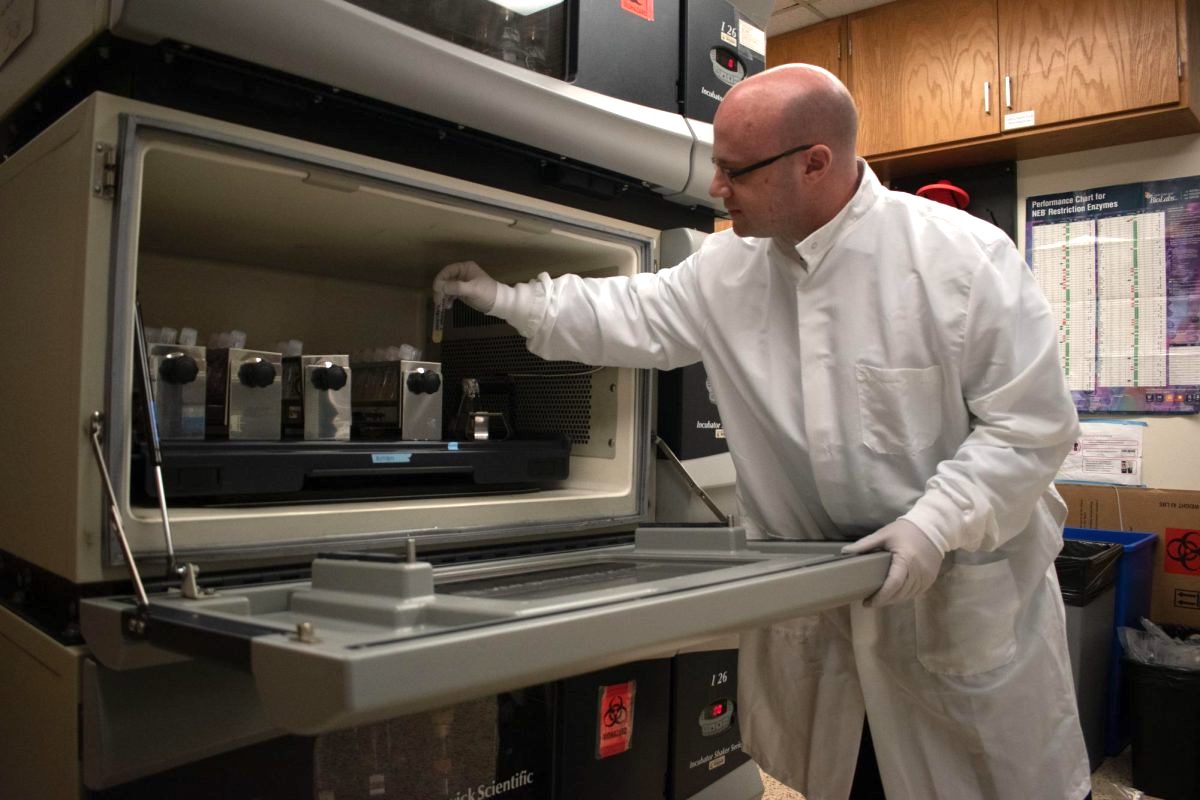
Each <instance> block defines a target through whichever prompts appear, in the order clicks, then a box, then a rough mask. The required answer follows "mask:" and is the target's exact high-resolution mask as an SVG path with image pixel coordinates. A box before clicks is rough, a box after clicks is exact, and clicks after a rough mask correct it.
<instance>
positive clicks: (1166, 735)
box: [1123, 625, 1200, 800]
mask: <svg viewBox="0 0 1200 800" xmlns="http://www.w3.org/2000/svg"><path fill="white" fill-rule="evenodd" d="M1163 630H1165V631H1166V632H1167V633H1168V634H1170V635H1171V636H1173V637H1176V638H1181V637H1185V636H1188V635H1192V634H1196V633H1200V630H1196V629H1192V628H1183V627H1174V626H1166V625H1165V626H1163ZM1123 667H1124V672H1125V685H1126V688H1127V689H1128V691H1129V710H1130V733H1131V736H1132V747H1133V751H1132V753H1133V785H1134V788H1136V789H1140V790H1141V791H1143V792H1145V793H1146V794H1149V795H1153V796H1155V797H1161V798H1163V800H1196V798H1198V797H1200V670H1190V669H1178V668H1176V667H1164V666H1162V665H1161V664H1143V663H1142V662H1140V661H1134V660H1133V659H1130V658H1126V659H1125V660H1124V662H1123Z"/></svg>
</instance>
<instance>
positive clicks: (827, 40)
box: [767, 17, 846, 81]
mask: <svg viewBox="0 0 1200 800" xmlns="http://www.w3.org/2000/svg"><path fill="white" fill-rule="evenodd" d="M845 26H846V20H845V18H844V17H843V18H840V19H831V20H828V21H826V22H819V23H817V24H816V25H809V26H808V27H806V28H800V29H798V30H794V31H788V32H787V33H781V34H779V35H778V36H772V37H771V39H770V41H768V42H767V66H768V67H777V66H779V65H780V64H797V63H798V64H813V65H815V66H818V67H824V68H825V69H827V70H829V71H830V72H832V73H833V74H834V75H837V76H838V78H839V79H841V80H842V81H845V80H846V75H845V70H844V68H843V67H844V64H845V61H844V59H843V58H842V33H843V31H844V30H845Z"/></svg>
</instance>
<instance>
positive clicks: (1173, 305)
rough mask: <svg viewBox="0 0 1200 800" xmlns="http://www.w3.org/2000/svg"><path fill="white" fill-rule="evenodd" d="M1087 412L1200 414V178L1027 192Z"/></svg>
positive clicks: (1034, 241)
mask: <svg viewBox="0 0 1200 800" xmlns="http://www.w3.org/2000/svg"><path fill="white" fill-rule="evenodd" d="M1025 248H1026V253H1025V257H1026V260H1027V261H1028V262H1029V265H1030V266H1031V267H1032V268H1033V272H1034V275H1035V276H1036V277H1037V281H1038V285H1039V286H1041V288H1042V291H1043V292H1045V294H1046V297H1047V299H1049V301H1050V306H1051V308H1052V309H1053V310H1054V314H1055V316H1056V317H1057V318H1058V331H1059V340H1058V352H1059V357H1060V358H1061V360H1062V364H1063V370H1064V371H1065V372H1066V376H1067V384H1068V386H1069V387H1070V389H1071V394H1072V396H1073V397H1074V398H1075V407H1076V409H1078V410H1079V411H1081V412H1096V413H1100V412H1136V413H1143V414H1145V413H1151V414H1153V413H1169V414H1180V413H1183V414H1195V413H1197V412H1200V176H1195V177H1188V178H1177V179H1173V180H1165V181H1152V182H1146V183H1127V184H1122V185H1119V186H1102V187H1098V188H1093V189H1084V190H1079V191H1072V192H1061V193H1058V194H1047V195H1039V196H1037V197H1030V198H1028V200H1026V206H1025Z"/></svg>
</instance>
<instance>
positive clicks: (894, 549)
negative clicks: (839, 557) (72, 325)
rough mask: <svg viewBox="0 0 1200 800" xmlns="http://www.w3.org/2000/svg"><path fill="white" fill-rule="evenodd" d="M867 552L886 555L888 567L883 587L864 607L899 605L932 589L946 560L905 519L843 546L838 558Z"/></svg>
mask: <svg viewBox="0 0 1200 800" xmlns="http://www.w3.org/2000/svg"><path fill="white" fill-rule="evenodd" d="M871 550H887V551H889V552H890V553H891V554H892V565H891V566H890V567H889V568H888V573H887V577H886V578H885V579H884V581H883V586H880V587H879V591H877V592H876V593H875V594H873V595H871V596H870V597H868V598H867V600H866V603H865V605H868V606H886V605H889V604H891V603H901V602H904V601H905V600H911V599H912V598H914V597H916V596H917V595H919V594H921V593H922V592H924V591H926V590H927V589H929V587H930V586H932V585H933V582H934V580H935V579H936V578H937V576H938V571H939V570H940V569H941V567H942V560H943V559H944V558H945V557H946V554H945V553H943V552H942V550H941V548H940V547H938V546H937V545H936V544H934V542H933V540H932V539H930V538H929V537H928V536H926V535H925V531H923V530H921V529H920V528H918V527H917V526H916V525H914V524H912V523H911V522H909V521H908V520H906V519H898V520H896V521H895V522H891V523H889V524H887V525H884V526H883V527H882V528H880V529H879V530H877V531H875V532H874V533H872V534H871V535H870V536H864V537H863V538H861V539H859V540H858V541H857V542H854V543H853V544H848V545H846V546H845V547H843V548H842V554H843V555H858V554H859V553H867V552H870V551H871Z"/></svg>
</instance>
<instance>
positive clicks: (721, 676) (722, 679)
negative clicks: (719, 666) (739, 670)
mask: <svg viewBox="0 0 1200 800" xmlns="http://www.w3.org/2000/svg"><path fill="white" fill-rule="evenodd" d="M722 683H729V673H728V672H727V671H726V670H721V671H720V672H714V673H713V675H712V683H710V684H709V686H720V685H721V684H722Z"/></svg>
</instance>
